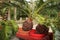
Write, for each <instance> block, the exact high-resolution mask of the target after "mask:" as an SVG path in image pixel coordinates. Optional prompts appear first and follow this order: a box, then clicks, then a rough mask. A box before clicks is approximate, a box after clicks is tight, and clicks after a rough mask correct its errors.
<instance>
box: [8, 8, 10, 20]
mask: <svg viewBox="0 0 60 40" xmlns="http://www.w3.org/2000/svg"><path fill="white" fill-rule="evenodd" d="M8 20H10V8H9V9H8Z"/></svg>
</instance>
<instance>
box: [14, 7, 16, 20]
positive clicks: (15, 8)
mask: <svg viewBox="0 0 60 40" xmlns="http://www.w3.org/2000/svg"><path fill="white" fill-rule="evenodd" d="M14 20H16V7H15V8H14Z"/></svg>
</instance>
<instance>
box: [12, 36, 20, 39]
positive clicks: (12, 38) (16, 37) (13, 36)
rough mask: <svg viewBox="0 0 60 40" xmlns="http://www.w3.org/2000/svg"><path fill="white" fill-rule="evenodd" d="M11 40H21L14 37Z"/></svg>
mask: <svg viewBox="0 0 60 40" xmlns="http://www.w3.org/2000/svg"><path fill="white" fill-rule="evenodd" d="M11 40H19V38H17V37H15V36H13V37H12V38H11Z"/></svg>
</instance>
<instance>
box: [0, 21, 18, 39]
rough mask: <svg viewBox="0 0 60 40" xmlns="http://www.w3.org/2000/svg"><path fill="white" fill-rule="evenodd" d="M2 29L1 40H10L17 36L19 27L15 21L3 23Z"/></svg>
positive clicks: (0, 32)
mask: <svg viewBox="0 0 60 40" xmlns="http://www.w3.org/2000/svg"><path fill="white" fill-rule="evenodd" d="M0 27H2V29H1V30H0V39H1V40H10V38H11V36H12V35H15V33H16V32H17V29H18V26H17V24H16V23H15V22H14V21H1V22H0Z"/></svg>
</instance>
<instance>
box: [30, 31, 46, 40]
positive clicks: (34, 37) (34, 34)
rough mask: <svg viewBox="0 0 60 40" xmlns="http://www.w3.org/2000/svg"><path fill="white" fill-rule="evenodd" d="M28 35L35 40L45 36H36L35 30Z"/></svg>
mask: <svg viewBox="0 0 60 40" xmlns="http://www.w3.org/2000/svg"><path fill="white" fill-rule="evenodd" d="M29 35H30V38H33V39H35V40H39V39H42V38H43V37H44V36H45V34H37V33H36V30H31V31H30V32H29Z"/></svg>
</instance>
